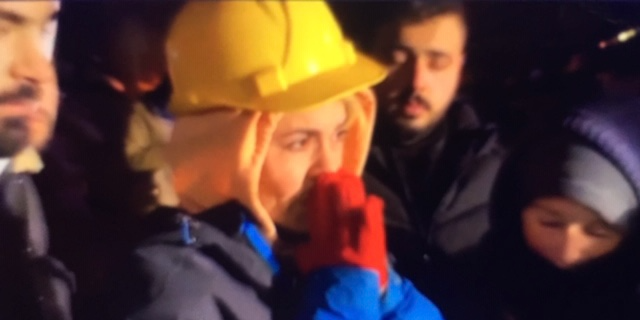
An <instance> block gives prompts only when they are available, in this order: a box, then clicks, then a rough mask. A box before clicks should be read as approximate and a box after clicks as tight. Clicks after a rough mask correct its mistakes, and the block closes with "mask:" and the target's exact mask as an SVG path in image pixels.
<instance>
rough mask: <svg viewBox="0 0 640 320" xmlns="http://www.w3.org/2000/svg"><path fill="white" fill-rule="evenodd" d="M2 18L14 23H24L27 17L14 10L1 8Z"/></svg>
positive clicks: (0, 14)
mask: <svg viewBox="0 0 640 320" xmlns="http://www.w3.org/2000/svg"><path fill="white" fill-rule="evenodd" d="M0 20H6V21H8V22H10V23H13V24H24V23H25V22H26V21H27V19H26V18H25V17H23V16H21V15H19V14H17V13H15V12H13V11H8V10H3V9H0Z"/></svg>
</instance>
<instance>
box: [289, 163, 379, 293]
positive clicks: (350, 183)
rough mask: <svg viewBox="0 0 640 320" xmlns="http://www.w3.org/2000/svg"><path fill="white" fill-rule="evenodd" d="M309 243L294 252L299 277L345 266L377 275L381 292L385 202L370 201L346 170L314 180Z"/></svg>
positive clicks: (372, 199)
mask: <svg viewBox="0 0 640 320" xmlns="http://www.w3.org/2000/svg"><path fill="white" fill-rule="evenodd" d="M307 208H308V210H309V235H310V241H309V243H307V244H304V245H301V246H300V247H299V248H298V249H297V252H296V260H297V262H298V266H299V267H300V270H301V271H302V272H303V273H309V272H311V271H313V270H316V269H319V268H323V267H330V266H340V265H349V266H356V267H361V268H366V269H370V270H373V271H376V272H378V274H379V276H380V286H381V288H385V287H386V284H387V281H388V278H389V275H388V271H387V247H386V243H385V242H386V239H385V232H384V217H383V215H384V214H383V212H384V202H383V201H382V200H381V199H380V198H378V197H375V196H368V197H367V195H366V193H365V190H364V184H363V182H362V180H361V179H360V178H359V177H357V176H356V175H354V174H351V173H348V172H346V171H344V170H341V171H338V172H336V173H325V174H321V175H320V176H319V177H318V180H317V182H316V184H315V186H314V187H313V188H312V189H311V190H310V193H309V199H308V206H307Z"/></svg>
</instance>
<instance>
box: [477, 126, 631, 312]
mask: <svg viewBox="0 0 640 320" xmlns="http://www.w3.org/2000/svg"><path fill="white" fill-rule="evenodd" d="M545 196H562V197H567V198H570V199H572V200H575V201H577V202H579V203H582V204H584V205H586V206H587V207H589V208H591V209H592V210H593V211H595V212H597V213H598V214H599V215H600V217H601V218H602V219H603V220H604V221H606V222H607V223H609V224H612V225H615V226H617V227H619V228H621V229H622V230H625V231H624V232H625V236H624V238H623V241H622V243H621V244H620V246H619V247H618V248H616V249H615V250H614V251H613V252H611V253H609V254H607V255H605V256H603V257H600V258H597V259H595V260H592V261H589V262H587V263H585V264H582V265H580V266H578V267H575V268H572V269H570V270H560V269H558V268H556V267H555V266H553V265H552V264H551V263H550V262H548V261H547V260H545V259H543V258H542V257H540V256H538V255H537V254H536V253H534V252H533V251H532V250H531V249H529V247H528V246H527V245H526V244H525V241H524V237H523V234H522V225H521V214H522V211H523V209H524V208H525V207H526V206H528V205H529V204H530V203H531V202H532V201H534V200H535V199H538V198H541V197H545ZM493 204H494V205H493V208H492V217H491V219H492V227H491V231H490V234H489V237H488V240H489V241H488V243H489V248H490V249H489V254H488V255H487V256H486V257H487V260H486V261H485V262H486V265H485V268H486V269H485V272H486V273H487V274H488V276H489V277H490V279H491V282H492V285H494V288H495V291H496V292H497V297H498V300H499V301H500V302H501V303H502V304H503V309H504V310H506V312H507V313H509V314H511V315H513V316H515V318H516V319H517V320H528V319H536V320H537V319H581V320H585V319H633V318H635V317H637V316H638V313H636V312H637V311H638V306H639V305H640V304H639V303H638V295H637V292H636V288H637V287H638V283H640V281H639V280H640V277H639V272H638V271H639V270H640V269H639V268H640V263H639V261H640V259H639V258H640V257H638V256H640V254H639V253H640V250H639V249H640V245H639V242H638V237H637V223H636V216H637V215H638V197H637V194H636V191H635V188H634V186H633V184H632V183H631V182H630V180H629V179H628V178H627V177H626V175H625V174H624V173H623V172H622V171H621V170H620V169H619V168H618V166H617V165H616V163H615V161H613V160H612V159H610V158H609V157H608V156H606V155H605V154H604V153H603V152H602V151H601V150H599V148H598V147H597V146H595V145H593V144H591V143H589V142H588V141H587V140H585V139H584V138H581V137H579V136H578V135H576V134H574V133H571V132H569V131H567V130H564V131H559V132H557V133H556V134H554V135H549V136H547V137H546V138H544V139H538V140H537V141H536V142H533V143H530V144H527V145H526V146H525V147H523V148H521V149H520V150H519V151H517V152H515V153H514V154H513V155H512V156H511V157H510V159H508V160H507V162H506V163H505V166H504V168H503V170H502V171H501V173H500V176H499V178H498V182H497V183H496V186H495V188H494V197H493Z"/></svg>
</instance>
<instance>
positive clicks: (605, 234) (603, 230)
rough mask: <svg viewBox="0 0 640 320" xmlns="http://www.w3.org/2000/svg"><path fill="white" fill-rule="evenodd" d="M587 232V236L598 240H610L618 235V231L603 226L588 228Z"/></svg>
mask: <svg viewBox="0 0 640 320" xmlns="http://www.w3.org/2000/svg"><path fill="white" fill-rule="evenodd" d="M586 232H587V234H589V235H591V236H594V237H596V238H609V237H613V236H614V235H615V234H616V231H614V230H612V229H611V228H609V227H606V226H602V225H597V226H592V227H589V228H587V230H586Z"/></svg>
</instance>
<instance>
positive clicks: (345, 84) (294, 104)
mask: <svg viewBox="0 0 640 320" xmlns="http://www.w3.org/2000/svg"><path fill="white" fill-rule="evenodd" d="M386 75H387V69H386V68H385V67H383V66H382V65H380V64H379V63H378V62H375V61H374V60H373V59H371V58H369V57H366V56H365V55H363V54H360V53H358V54H357V55H356V62H355V63H354V64H351V65H349V66H346V67H342V68H339V69H335V70H331V71H329V72H325V73H322V74H320V75H318V76H316V77H313V78H311V79H309V80H306V81H303V82H301V83H297V84H295V85H293V86H291V87H289V88H288V89H287V90H286V91H284V92H282V93H278V94H274V95H272V96H268V97H265V98H263V99H261V101H260V103H259V105H257V106H255V108H254V110H259V111H268V112H293V111H302V110H306V109H309V108H312V107H315V106H320V105H322V104H325V103H327V102H331V101H335V100H338V99H341V98H343V97H347V96H349V95H351V94H354V93H356V92H358V91H360V90H363V89H366V88H369V87H372V86H374V85H376V84H378V83H380V82H381V81H382V80H384V78H385V77H386Z"/></svg>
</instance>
